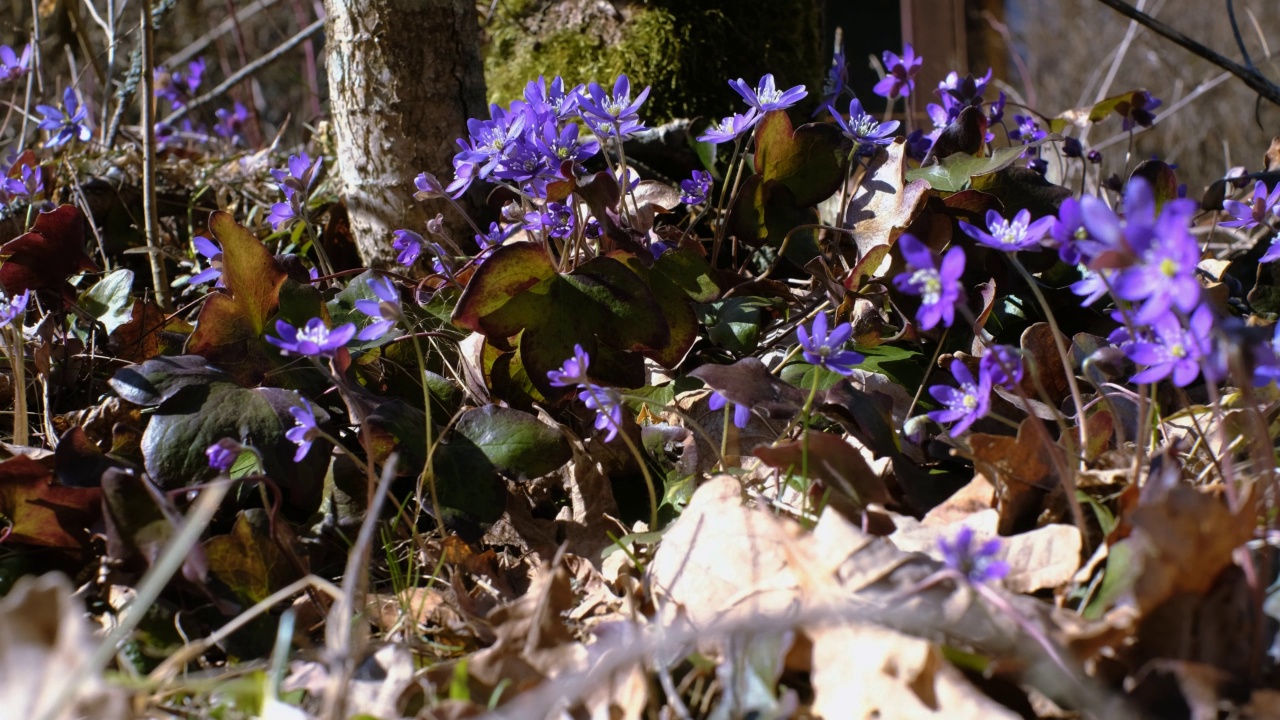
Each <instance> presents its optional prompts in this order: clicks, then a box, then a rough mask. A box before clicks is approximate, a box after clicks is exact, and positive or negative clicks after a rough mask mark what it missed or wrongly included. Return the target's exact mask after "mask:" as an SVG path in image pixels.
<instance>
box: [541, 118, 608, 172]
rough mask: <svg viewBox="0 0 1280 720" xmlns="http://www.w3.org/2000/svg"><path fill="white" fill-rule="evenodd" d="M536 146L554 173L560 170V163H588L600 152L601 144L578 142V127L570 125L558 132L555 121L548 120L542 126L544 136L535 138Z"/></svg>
mask: <svg viewBox="0 0 1280 720" xmlns="http://www.w3.org/2000/svg"><path fill="white" fill-rule="evenodd" d="M533 142H534V146H535V147H537V149H538V152H540V153H542V155H543V157H545V158H546V159H547V162H549V163H550V164H551V165H550V166H551V169H552V171H557V170H559V169H560V163H562V162H564V161H565V160H572V161H573V162H575V163H580V162H584V161H586V160H587V159H588V158H590V157H593V156H594V155H595V154H596V153H598V152H600V143H598V142H596V141H594V140H591V141H588V142H585V143H584V142H578V126H577V125H576V124H574V123H569V124H567V125H565V126H564V129H563V130H561V131H559V132H558V133H557V132H556V123H555V121H554V120H548V121H547V122H545V123H543V125H542V134H541V135H540V136H538V137H535V138H534V141H533Z"/></svg>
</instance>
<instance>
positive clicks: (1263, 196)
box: [1222, 180, 1280, 229]
mask: <svg viewBox="0 0 1280 720" xmlns="http://www.w3.org/2000/svg"><path fill="white" fill-rule="evenodd" d="M1276 203H1280V182H1277V183H1276V186H1275V189H1273V190H1271V194H1270V195H1268V194H1267V186H1266V185H1264V184H1263V183H1262V181H1261V180H1259V181H1258V182H1257V183H1254V186H1253V202H1252V203H1250V204H1248V205H1246V204H1244V203H1242V202H1239V201H1238V200H1228V201H1226V202H1224V203H1223V204H1222V205H1223V207H1224V208H1225V209H1226V211H1227V212H1229V213H1231V214H1232V215H1234V216H1235V219H1234V220H1231V221H1228V222H1224V223H1222V227H1238V228H1246V229H1247V228H1253V227H1257V226H1259V225H1261V224H1263V223H1265V222H1266V221H1267V213H1269V212H1272V211H1273V210H1274V209H1275V207H1276Z"/></svg>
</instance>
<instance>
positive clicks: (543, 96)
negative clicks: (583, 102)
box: [524, 75, 582, 120]
mask: <svg viewBox="0 0 1280 720" xmlns="http://www.w3.org/2000/svg"><path fill="white" fill-rule="evenodd" d="M581 94H582V86H581V85H578V86H577V87H573V88H570V89H568V90H566V89H565V87H564V78H561V77H560V76H559V75H557V76H555V78H553V79H552V80H551V84H550V86H548V85H547V79H546V78H545V77H542V76H541V75H539V76H538V79H537V80H530V81H529V84H528V85H525V86H524V99H525V101H526V102H528V103H529V106H530V107H531V108H533V110H534V111H535V112H536V113H538V114H539V115H541V114H547V115H551V116H554V118H555V119H556V120H567V119H568V118H570V117H572V116H573V115H574V114H575V113H577V111H578V100H579V98H580V97H581Z"/></svg>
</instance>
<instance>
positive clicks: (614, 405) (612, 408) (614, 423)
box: [578, 383, 622, 442]
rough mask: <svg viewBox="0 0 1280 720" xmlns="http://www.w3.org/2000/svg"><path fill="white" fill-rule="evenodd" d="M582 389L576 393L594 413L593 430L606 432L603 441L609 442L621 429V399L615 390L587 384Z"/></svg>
mask: <svg viewBox="0 0 1280 720" xmlns="http://www.w3.org/2000/svg"><path fill="white" fill-rule="evenodd" d="M582 388H583V390H582V392H580V393H578V399H579V400H581V401H582V402H583V403H584V404H585V405H586V406H587V409H588V410H595V411H596V422H595V428H596V430H608V433H606V434H605V436H604V441H605V442H610V441H611V440H613V438H614V437H615V436H616V435H617V434H618V429H619V428H621V427H622V397H621V396H620V395H618V392H617V391H616V390H614V389H612V388H606V387H600V386H599V385H592V384H590V383H587V384H585V385H583V386H582Z"/></svg>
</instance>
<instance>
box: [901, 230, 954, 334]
mask: <svg viewBox="0 0 1280 720" xmlns="http://www.w3.org/2000/svg"><path fill="white" fill-rule="evenodd" d="M898 249H899V250H901V251H902V257H903V258H905V259H906V261H907V272H904V273H899V274H898V275H897V277H895V278H894V279H893V284H894V285H896V286H897V288H898V290H900V291H902V292H904V293H907V294H908V295H919V296H920V310H919V312H917V313H916V322H918V323H920V329H921V330H932V329H933V328H934V327H936V326H937V324H938V322H939V321H941V322H942V324H943V325H945V326H946V327H951V323H952V322H954V321H955V315H956V307H957V306H958V305H959V304H960V303H961V302H962V301H963V297H964V288H963V287H962V286H961V285H960V276H961V275H963V274H964V250H962V249H960V248H959V247H953V248H951V249H950V250H948V251H947V254H946V255H943V256H942V266H941V267H938V264H937V263H936V262H935V261H934V258H933V252H932V251H930V250H929V248H928V246H926V245H925V244H924V243H922V242H920V241H919V240H917V239H916V238H915V237H914V236H912V235H903V236H902V237H900V238H898Z"/></svg>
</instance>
